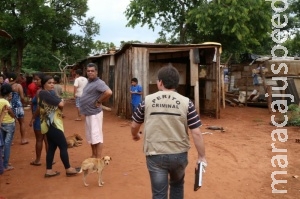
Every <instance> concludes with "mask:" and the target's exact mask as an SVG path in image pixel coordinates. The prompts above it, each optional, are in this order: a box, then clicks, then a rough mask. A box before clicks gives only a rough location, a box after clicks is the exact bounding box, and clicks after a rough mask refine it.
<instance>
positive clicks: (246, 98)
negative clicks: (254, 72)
mask: <svg viewBox="0 0 300 199" xmlns="http://www.w3.org/2000/svg"><path fill="white" fill-rule="evenodd" d="M245 98H246V99H245V106H247V101H248V74H246V97H245Z"/></svg>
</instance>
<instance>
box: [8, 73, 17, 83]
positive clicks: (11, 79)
mask: <svg viewBox="0 0 300 199" xmlns="http://www.w3.org/2000/svg"><path fill="white" fill-rule="evenodd" d="M6 76H7V78H8V80H9V81H10V82H12V81H15V80H16V79H17V74H16V73H14V72H8V73H7V75H6Z"/></svg>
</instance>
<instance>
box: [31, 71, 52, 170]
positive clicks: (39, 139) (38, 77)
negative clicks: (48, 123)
mask: <svg viewBox="0 0 300 199" xmlns="http://www.w3.org/2000/svg"><path fill="white" fill-rule="evenodd" d="M43 77H44V74H43V73H36V74H34V75H33V83H34V84H35V86H36V88H37V90H36V89H35V87H34V86H28V91H29V92H28V93H30V94H31V96H32V100H31V111H32V119H31V121H30V123H29V126H33V131H34V135H35V160H34V161H32V162H30V165H33V166H41V155H42V150H43V142H44V143H45V149H46V154H47V151H48V142H47V137H46V135H45V134H42V132H41V121H40V117H39V116H38V113H36V111H37V108H38V98H37V96H38V95H39V92H40V91H41V89H42V88H41V86H42V84H41V81H42V78H43ZM31 88H33V90H31Z"/></svg>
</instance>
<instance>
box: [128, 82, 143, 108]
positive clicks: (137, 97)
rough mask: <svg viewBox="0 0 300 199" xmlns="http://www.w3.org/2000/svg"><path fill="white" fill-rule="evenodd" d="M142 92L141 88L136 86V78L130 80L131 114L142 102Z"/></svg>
mask: <svg viewBox="0 0 300 199" xmlns="http://www.w3.org/2000/svg"><path fill="white" fill-rule="evenodd" d="M142 91H143V89H142V86H141V85H139V84H138V80H137V78H135V77H134V78H132V79H131V86H130V94H131V111H132V113H134V111H135V110H136V108H137V107H138V105H139V104H140V103H141V102H142Z"/></svg>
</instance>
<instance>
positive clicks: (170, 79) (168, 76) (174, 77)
mask: <svg viewBox="0 0 300 199" xmlns="http://www.w3.org/2000/svg"><path fill="white" fill-rule="evenodd" d="M157 78H158V80H161V81H162V83H163V84H164V87H165V88H167V89H176V88H177V87H178V84H179V72H178V70H177V69H176V68H175V67H173V66H172V64H168V65H167V66H164V67H162V68H161V69H159V71H158V73H157Z"/></svg>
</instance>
